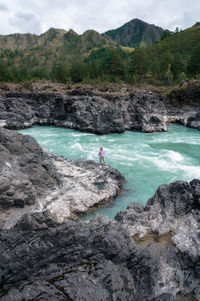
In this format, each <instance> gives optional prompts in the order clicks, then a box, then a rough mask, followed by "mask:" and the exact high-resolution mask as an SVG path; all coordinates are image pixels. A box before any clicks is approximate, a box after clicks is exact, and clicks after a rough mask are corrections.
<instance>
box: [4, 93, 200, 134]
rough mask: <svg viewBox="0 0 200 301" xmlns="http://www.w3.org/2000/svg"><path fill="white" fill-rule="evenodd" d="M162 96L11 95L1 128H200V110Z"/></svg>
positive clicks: (98, 131) (101, 131)
mask: <svg viewBox="0 0 200 301" xmlns="http://www.w3.org/2000/svg"><path fill="white" fill-rule="evenodd" d="M163 100H164V99H163V97H162V95H161V94H159V95H158V94H153V93H148V92H142V91H140V92H133V93H131V94H130V95H119V94H105V93H104V94H100V93H97V94H93V93H92V92H91V91H82V92H81V91H78V90H74V91H71V92H69V93H67V94H62V95H61V94H60V95H59V94H37V93H35V94H34V93H33V94H31V93H27V94H22V93H9V94H8V95H7V97H2V98H0V126H4V127H6V128H9V129H21V128H26V127H30V126H32V125H34V124H45V125H56V126H63V127H68V128H72V129H77V130H80V131H86V132H92V133H96V134H107V133H113V132H115V133H121V132H124V131H125V130H138V131H142V132H147V133H148V132H159V131H167V123H170V122H178V123H181V124H184V125H186V126H192V127H194V128H198V129H199V127H200V122H199V118H198V113H199V108H190V107H188V108H187V107H184V108H182V109H181V108H178V109H177V108H173V107H171V106H169V105H168V106H166V105H165V103H164V101H163Z"/></svg>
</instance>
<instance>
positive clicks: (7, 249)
mask: <svg viewBox="0 0 200 301" xmlns="http://www.w3.org/2000/svg"><path fill="white" fill-rule="evenodd" d="M199 225H200V180H193V181H192V182H190V183H186V182H175V183H172V184H169V185H162V186H161V187H159V189H158V190H157V192H156V194H155V195H154V196H153V197H152V198H151V199H150V200H149V201H148V203H147V206H146V207H145V208H143V207H142V206H141V205H140V204H133V205H131V206H130V207H129V208H128V209H127V210H125V211H122V212H120V213H119V214H118V215H117V216H116V219H115V220H108V219H107V218H106V217H100V216H97V217H96V218H95V219H93V220H91V221H88V222H84V221H78V222H75V221H69V222H66V223H58V222H56V221H55V220H54V218H53V217H52V216H51V214H50V213H49V211H44V212H42V213H34V214H31V215H29V214H26V215H24V216H23V217H22V218H21V219H20V220H19V221H18V223H17V224H16V225H15V226H14V227H13V228H11V229H9V230H1V233H0V254H1V255H0V258H1V260H0V298H1V300H2V301H8V300H13V301H21V300H38V299H42V300H55V299H56V300H74V301H77V300H78V301H84V300H85V301H86V300H87V301H90V300H91V301H93V300H97V301H98V300H99V301H100V300H107V301H110V300H120V301H121V300H124V301H125V300H126V301H128V300H130V301H132V300H136V301H141V300H142V301H148V300H149V301H150V300H151V301H175V300H177V301H178V300H200V273H199V270H200V235H199V233H200V227H199Z"/></svg>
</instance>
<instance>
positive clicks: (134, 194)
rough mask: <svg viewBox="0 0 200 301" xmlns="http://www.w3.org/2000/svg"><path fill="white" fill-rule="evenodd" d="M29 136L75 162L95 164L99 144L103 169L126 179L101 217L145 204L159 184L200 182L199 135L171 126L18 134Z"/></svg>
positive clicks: (37, 128) (56, 129)
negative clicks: (160, 129)
mask: <svg viewBox="0 0 200 301" xmlns="http://www.w3.org/2000/svg"><path fill="white" fill-rule="evenodd" d="M19 132H20V133H23V134H28V135H31V136H33V137H34V138H35V139H36V140H37V141H38V143H39V144H40V145H42V146H44V147H45V148H46V149H47V150H48V151H49V152H51V153H54V154H57V155H60V156H63V157H66V158H71V159H75V160H78V159H79V160H95V161H97V162H98V155H97V154H98V150H99V147H100V146H101V145H102V146H103V147H104V149H105V152H106V164H108V165H110V166H112V167H113V168H117V169H118V170H119V171H120V172H121V173H122V175H123V176H124V177H125V178H126V181H127V183H126V184H125V186H124V188H125V189H124V191H123V192H122V194H121V195H120V196H119V197H118V198H117V199H116V200H115V201H114V202H113V204H112V205H111V206H109V207H107V208H102V209H100V210H98V211H96V212H95V213H92V214H89V215H87V216H86V217H85V219H90V218H91V217H93V216H94V215H95V214H97V213H100V214H104V215H106V216H108V217H109V218H113V217H114V216H115V215H116V213H117V212H119V211H120V210H123V209H125V208H126V207H127V206H128V205H129V204H130V203H132V202H141V203H142V204H143V205H145V204H146V202H147V200H148V199H149V198H150V197H151V196H152V195H153V194H154V193H155V190H156V189H157V188H158V186H159V185H161V184H164V183H165V184H168V183H170V182H174V181H177V180H185V181H190V180H193V179H194V178H199V177H200V132H199V131H198V130H194V129H191V128H187V127H184V126H179V125H170V126H169V127H168V132H161V133H153V134H146V133H141V132H125V133H122V134H108V135H102V136H97V135H94V134H90V133H82V132H79V131H75V130H71V129H66V128H59V127H53V126H34V127H32V128H30V129H26V130H21V131H19Z"/></svg>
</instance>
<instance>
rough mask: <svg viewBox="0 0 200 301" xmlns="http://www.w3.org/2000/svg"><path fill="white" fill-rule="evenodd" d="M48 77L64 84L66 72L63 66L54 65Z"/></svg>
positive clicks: (60, 64) (59, 64)
mask: <svg viewBox="0 0 200 301" xmlns="http://www.w3.org/2000/svg"><path fill="white" fill-rule="evenodd" d="M50 77H51V78H52V79H53V80H56V81H58V82H61V83H66V81H67V77H68V70H67V67H66V65H65V64H62V63H58V64H57V63H56V62H55V63H54V64H53V67H52V69H51V73H50Z"/></svg>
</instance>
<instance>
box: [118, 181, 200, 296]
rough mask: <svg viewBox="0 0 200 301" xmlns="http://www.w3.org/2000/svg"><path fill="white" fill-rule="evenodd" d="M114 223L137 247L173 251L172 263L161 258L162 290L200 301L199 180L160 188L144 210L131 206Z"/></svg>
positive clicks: (159, 275) (160, 275)
mask: <svg viewBox="0 0 200 301" xmlns="http://www.w3.org/2000/svg"><path fill="white" fill-rule="evenodd" d="M116 220H117V221H118V222H119V223H120V224H121V225H122V226H123V227H125V228H126V229H128V230H129V232H130V235H131V236H132V237H133V239H134V241H135V242H136V243H137V244H138V245H140V246H144V247H145V246H146V245H147V244H148V243H152V244H153V245H159V246H163V248H164V249H166V248H169V247H170V248H172V249H173V251H174V252H175V254H176V255H175V257H176V260H175V261H174V262H173V260H172V261H171V260H170V261H166V259H164V258H162V263H163V269H161V270H160V271H158V279H162V283H163V285H162V290H163V291H165V292H167V290H168V292H171V293H172V294H173V295H175V294H178V293H180V292H187V293H188V294H194V295H195V296H196V297H195V298H194V300H200V274H199V273H198V270H199V266H200V180H197V179H196V180H193V181H191V182H190V183H187V182H182V181H177V182H175V183H171V184H169V185H161V186H160V187H159V188H158V190H157V191H156V193H155V195H154V196H153V197H152V198H151V199H149V201H148V202H147V205H146V206H145V207H143V206H142V205H141V204H139V203H135V204H132V205H130V206H129V207H128V208H127V210H125V211H121V212H119V213H118V214H117V216H116ZM146 241H147V243H145V242H146ZM158 260H160V259H158ZM172 262H173V264H172V265H171V263H172ZM173 265H174V266H173ZM160 273H161V274H160ZM164 279H165V280H164ZM177 300H181V298H180V299H177ZM186 300H187V299H186ZM188 300H189V296H188Z"/></svg>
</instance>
